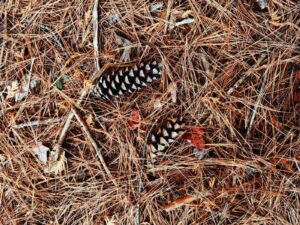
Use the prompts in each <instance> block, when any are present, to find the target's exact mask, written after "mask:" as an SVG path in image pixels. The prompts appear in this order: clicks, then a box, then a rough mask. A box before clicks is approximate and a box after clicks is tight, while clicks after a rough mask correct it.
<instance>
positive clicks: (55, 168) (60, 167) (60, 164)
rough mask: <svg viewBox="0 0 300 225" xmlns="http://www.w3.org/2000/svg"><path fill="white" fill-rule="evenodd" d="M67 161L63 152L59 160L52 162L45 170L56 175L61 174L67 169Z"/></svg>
mask: <svg viewBox="0 0 300 225" xmlns="http://www.w3.org/2000/svg"><path fill="white" fill-rule="evenodd" d="M65 162H66V157H65V153H64V152H63V153H62V154H61V156H60V158H59V160H58V161H55V162H51V163H50V165H49V166H47V167H45V168H44V172H45V173H51V174H55V175H57V174H60V173H61V172H63V171H64V170H65Z"/></svg>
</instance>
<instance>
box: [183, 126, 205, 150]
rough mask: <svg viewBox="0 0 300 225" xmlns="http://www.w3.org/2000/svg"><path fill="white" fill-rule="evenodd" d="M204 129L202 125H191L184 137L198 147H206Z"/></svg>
mask: <svg viewBox="0 0 300 225" xmlns="http://www.w3.org/2000/svg"><path fill="white" fill-rule="evenodd" d="M203 133H204V131H203V129H202V128H200V127H191V128H190V131H188V132H187V133H186V134H185V135H184V136H183V139H184V140H187V141H188V142H190V143H192V145H193V146H195V147H196V148H198V149H204V148H205V141H204V139H203V137H202V136H203Z"/></svg>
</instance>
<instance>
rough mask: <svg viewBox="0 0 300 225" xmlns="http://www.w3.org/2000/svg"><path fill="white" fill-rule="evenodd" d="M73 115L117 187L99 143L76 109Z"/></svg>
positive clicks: (73, 110) (73, 109)
mask: <svg viewBox="0 0 300 225" xmlns="http://www.w3.org/2000/svg"><path fill="white" fill-rule="evenodd" d="M71 111H72V113H73V114H74V115H75V117H76V119H77V120H78V122H79V123H80V126H81V128H82V130H83V131H84V132H85V134H86V136H87V138H88V139H89V141H90V142H91V144H92V145H93V147H94V149H95V151H96V154H97V156H98V158H99V160H100V162H101V164H102V166H103V168H104V170H105V172H106V174H107V175H108V177H109V178H110V179H111V181H112V182H113V183H114V185H115V186H117V185H118V184H117V182H116V180H115V179H114V177H113V176H112V174H111V172H110V171H109V169H108V167H107V165H106V162H105V160H104V158H103V156H102V154H101V150H100V148H99V147H98V145H97V143H96V142H95V140H94V139H93V137H92V135H91V133H90V132H89V130H88V128H87V126H86V125H85V123H84V122H83V121H82V119H81V118H80V116H79V114H78V113H77V111H76V109H75V108H74V107H72V109H71Z"/></svg>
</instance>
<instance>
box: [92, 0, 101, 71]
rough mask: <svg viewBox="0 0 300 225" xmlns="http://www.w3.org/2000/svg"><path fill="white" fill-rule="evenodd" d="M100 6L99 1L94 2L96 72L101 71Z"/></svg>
mask: <svg viewBox="0 0 300 225" xmlns="http://www.w3.org/2000/svg"><path fill="white" fill-rule="evenodd" d="M98 5H99V0H95V1H94V7H93V29H94V38H93V45H94V57H95V68H96V71H99V70H100V65H99V60H98V56H99V40H98V30H99V29H98V27H99V26H98V23H99V22H98Z"/></svg>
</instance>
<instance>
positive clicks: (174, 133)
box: [171, 131, 178, 139]
mask: <svg viewBox="0 0 300 225" xmlns="http://www.w3.org/2000/svg"><path fill="white" fill-rule="evenodd" d="M177 136H178V133H177V132H175V131H172V132H171V138H174V139H175V138H176V137H177Z"/></svg>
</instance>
